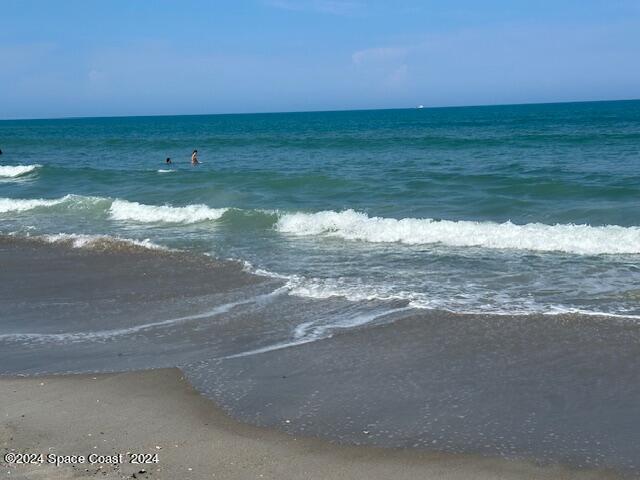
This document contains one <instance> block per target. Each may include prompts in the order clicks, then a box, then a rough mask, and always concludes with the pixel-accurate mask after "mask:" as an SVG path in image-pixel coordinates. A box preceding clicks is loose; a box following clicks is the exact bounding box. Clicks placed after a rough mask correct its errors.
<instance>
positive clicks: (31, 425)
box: [0, 368, 625, 480]
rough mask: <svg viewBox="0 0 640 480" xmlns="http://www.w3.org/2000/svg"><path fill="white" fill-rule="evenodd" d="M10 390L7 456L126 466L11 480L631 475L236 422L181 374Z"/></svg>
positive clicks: (0, 380) (25, 473)
mask: <svg viewBox="0 0 640 480" xmlns="http://www.w3.org/2000/svg"><path fill="white" fill-rule="evenodd" d="M0 387H1V388H0V404H2V405H3V409H2V410H3V415H2V423H1V425H0V444H1V445H2V450H3V451H2V454H3V455H5V454H6V453H9V452H13V451H15V452H22V453H43V454H44V455H45V458H46V456H47V455H48V454H54V455H84V456H85V457H86V458H88V456H89V455H90V454H92V453H93V454H98V455H114V454H118V453H121V454H123V456H124V463H122V464H117V465H115V466H114V464H109V463H102V464H93V465H88V464H75V465H66V466H65V465H63V466H55V465H48V464H44V465H39V464H38V465H13V466H8V465H7V464H6V463H2V469H3V470H4V473H5V474H6V475H7V478H14V479H16V478H18V479H25V480H26V479H39V478H48V479H54V480H63V479H70V478H95V477H100V478H111V479H120V478H156V479H165V478H166V479H174V478H184V479H204V478H223V479H245V478H265V479H269V478H273V479H287V478H291V479H294V478H295V479H297V478H313V479H316V478H317V479H334V478H335V479H339V478H350V479H360V478H362V479H365V478H366V479H370V478H373V479H377V478H380V479H383V478H384V479H387V478H394V479H413V478H429V479H443V480H456V479H460V480H463V479H477V480H484V479H486V480H489V479H505V480H506V479H514V480H517V479H554V480H560V479H567V480H569V479H571V480H573V479H585V480H587V479H588V480H591V479H593V480H595V479H598V480H601V479H614V478H625V477H624V476H622V475H620V474H616V473H614V472H611V471H604V470H586V469H584V470H583V469H573V468H568V467H565V466H560V465H550V466H537V465H535V464H533V463H531V462H528V461H523V460H507V459H500V458H491V457H483V456H476V455H466V454H444V453H431V452H427V451H422V450H413V449H399V448H380V447H371V446H367V447H364V446H348V445H337V444H334V443H331V442H329V441H327V440H322V439H318V438H313V437H303V436H297V435H296V436H293V435H289V434H286V433H283V432H280V431H277V430H275V429H272V428H265V427H257V426H253V425H249V424H246V423H241V422H238V421H236V420H234V419H232V418H231V417H230V416H228V415H227V414H226V413H225V412H223V411H222V409H221V408H220V407H218V406H217V405H216V404H215V403H214V402H212V401H211V400H209V399H207V398H206V397H204V396H203V395H201V394H200V393H198V392H197V391H196V390H195V389H194V388H193V387H192V386H191V384H190V383H189V382H188V381H187V380H186V379H185V377H184V375H183V373H182V372H181V371H180V370H179V369H177V368H170V369H158V370H146V371H134V372H126V373H111V374H96V375H92V374H78V375H61V376H38V377H16V376H2V377H0ZM127 452H132V453H141V454H150V455H154V454H157V455H158V463H150V464H147V465H132V464H129V463H128V459H127ZM149 459H151V457H149ZM45 462H46V461H45ZM142 470H144V472H143V473H140V472H141V471H142ZM134 475H135V476H134Z"/></svg>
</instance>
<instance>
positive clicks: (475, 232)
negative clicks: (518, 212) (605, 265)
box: [276, 210, 640, 255]
mask: <svg viewBox="0 0 640 480" xmlns="http://www.w3.org/2000/svg"><path fill="white" fill-rule="evenodd" d="M276 230H278V231H279V232H282V233H289V234H293V235H300V236H306V235H325V236H331V237H339V238H344V239H346V240H359V241H365V242H372V243H404V244H409V245H420V244H425V245H426V244H442V245H447V246H453V247H482V248H493V249H516V250H532V251H541V252H545V251H546V252H551V251H555V252H566V253H574V254H580V255H598V254H636V253H640V228H639V227H621V226H617V225H608V226H603V227H592V226H590V225H573V224H566V225H562V224H556V225H545V224H541V223H529V224H526V225H516V224H513V223H511V222H505V223H495V222H473V221H450V220H433V219H430V218H424V219H421V218H403V219H395V218H381V217H369V216H368V215H367V214H365V213H361V212H356V211H354V210H345V211H343V212H334V211H323V212H318V213H293V214H286V215H283V216H282V217H280V219H279V220H278V222H277V223H276Z"/></svg>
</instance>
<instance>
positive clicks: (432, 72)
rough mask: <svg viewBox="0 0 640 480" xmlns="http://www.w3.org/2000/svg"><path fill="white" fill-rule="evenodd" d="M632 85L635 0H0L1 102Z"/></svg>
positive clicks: (259, 102)
mask: <svg viewBox="0 0 640 480" xmlns="http://www.w3.org/2000/svg"><path fill="white" fill-rule="evenodd" d="M632 98H640V0H553V1H551V0H537V1H536V0H528V1H527V0H485V1H478V0H446V1H445V0H395V1H391V0H386V1H383V0H370V1H367V0H235V1H215V0H213V1H205V0H153V1H152V0H58V1H51V0H0V118H1V119H7V118H53V117H69V116H111V115H163V114H167V115H173V114H206V113H248V112H271V111H310V110H346V109H369V108H372V109H373V108H411V107H415V106H417V105H419V104H423V105H425V106H426V107H438V106H457V105H485V104H509V103H539V102H562V101H589V100H613V99H632Z"/></svg>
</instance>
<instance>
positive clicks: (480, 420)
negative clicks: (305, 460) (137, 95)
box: [0, 101, 640, 472]
mask: <svg viewBox="0 0 640 480" xmlns="http://www.w3.org/2000/svg"><path fill="white" fill-rule="evenodd" d="M0 149H2V151H3V155H1V156H0V235H2V238H3V240H2V242H3V243H2V245H3V247H2V248H1V249H0V251H1V252H4V256H1V255H0V258H2V259H3V264H4V265H3V266H2V268H0V277H2V282H1V283H2V285H3V287H2V291H0V294H1V296H0V304H1V305H2V306H3V307H4V311H5V314H4V315H0V316H1V317H3V318H2V319H0V347H2V349H1V350H0V373H5V374H6V373H24V374H38V373H63V372H78V371H111V370H118V369H133V368H150V367H157V366H176V365H178V366H180V367H181V368H183V370H184V371H185V372H186V373H187V375H188V376H189V377H190V379H191V380H192V382H193V383H194V385H195V386H196V388H198V389H199V390H201V391H202V392H204V393H205V394H207V395H209V396H211V397H212V398H214V399H215V400H216V401H218V402H219V403H220V404H221V405H223V406H224V407H225V408H226V410H227V411H229V412H230V413H231V414H232V415H234V416H236V417H238V418H241V419H243V420H246V421H250V422H252V423H257V424H261V425H275V426H279V427H280V428H283V429H285V430H288V431H289V430H291V431H292V432H298V433H309V434H313V435H323V436H328V437H329V438H332V439H334V440H337V441H344V442H347V443H371V444H378V445H382V446H401V447H416V448H427V449H435V450H442V451H453V452H460V453H481V454H488V455H505V456H523V457H526V458H529V457H533V458H535V459H537V460H540V461H543V462H545V461H546V462H556V461H560V462H567V463H570V464H573V465H577V466H583V467H584V466H591V467H606V468H619V469H621V470H625V471H627V470H628V471H632V472H637V471H638V470H640V464H638V462H637V460H638V458H640V440H639V439H638V435H637V432H638V431H639V430H638V428H640V424H639V422H640V420H639V419H640V407H638V402H637V400H638V399H639V398H640V387H638V386H637V384H638V382H637V380H638V378H640V377H639V375H640V360H639V358H640V355H638V354H640V330H639V329H638V319H640V101H619V102H590V103H566V104H544V105H514V106H487V107H464V108H433V109H431V108H425V109H402V110H400V109H399V110H375V111H344V112H310V113H274V114H252V115H204V116H163V117H119V118H83V119H59V120H19V121H18V120H16V121H1V122H0ZM193 149H197V150H198V152H199V158H200V161H201V162H202V163H201V164H200V165H198V166H192V165H191V164H190V155H191V152H192V150H193ZM167 157H170V158H171V159H172V164H171V165H167V164H165V159H166V158H167ZM33 242H35V243H33ZM36 244H37V245H39V246H38V247H36V246H35V245H36ZM45 244H46V245H48V247H46V248H45V247H44V245H45ZM123 245H125V246H128V247H130V248H131V252H130V251H129V250H128V248H125V247H123ZM43 248H44V250H42V249H43ZM91 251H93V252H94V255H95V257H94V258H93V260H90V258H91V257H89V259H87V258H88V257H86V256H87V255H89V253H87V252H91ZM109 251H111V253H109ZM132 252H134V253H132ZM135 252H137V253H135ZM16 255H17V257H16ZM101 255H102V257H101ZM105 255H107V257H104V256H105ZM108 255H114V257H109V256H108ZM118 255H119V256H118ZM77 256H80V257H78V258H79V259H78V258H76V257H77ZM130 256H132V257H131V258H130ZM16 258H20V259H22V261H16V260H15V259H16ZM38 258H39V259H41V262H37V261H35V260H34V259H38ZM64 259H68V260H69V261H70V262H76V263H74V264H73V265H76V266H77V265H78V263H77V262H84V263H83V265H85V267H86V263H87V262H89V263H90V264H91V265H94V267H95V266H96V265H100V268H99V269H98V268H97V267H95V268H93V269H92V268H89V269H88V270H86V271H84V270H82V269H78V268H76V267H74V268H66V267H64V265H62V264H61V263H56V262H63V261H64ZM123 259H124V260H123ZM154 259H155V260H154ZM91 262H93V263H91ZM118 262H120V263H118ZM137 262H141V263H140V265H144V268H142V267H140V268H142V270H139V272H143V273H145V275H146V274H147V273H148V278H149V280H148V281H147V280H146V279H145V278H144V277H139V278H138V277H135V275H136V271H138V270H136V265H138V263H137ZM209 262H213V263H212V265H213V266H212V267H211V268H212V270H211V272H209V270H207V269H206V268H205V266H206V265H208V263H209ZM114 265H115V266H118V265H120V266H119V267H118V268H120V269H119V270H117V271H118V272H119V274H118V275H119V276H113V275H112V276H110V277H109V278H106V277H105V276H101V275H105V274H104V272H105V271H106V270H108V269H109V268H111V267H112V266H114ZM216 265H217V266H216ZM221 265H223V266H224V267H222V266H221ZM160 266H162V268H160ZM83 268H84V267H83ZM113 268H116V267H113ZM207 268H208V267H207ZM219 268H221V269H222V270H221V271H222V272H223V274H224V275H228V276H229V281H228V285H227V286H226V287H224V288H223V287H221V286H219V285H218V286H213V287H211V290H208V289H207V288H205V287H207V285H209V284H208V283H207V282H209V281H212V277H213V276H214V274H215V275H218V274H220V272H218V270H217V269H219ZM203 269H204V270H203ZM44 270H46V272H44ZM34 271H39V272H40V274H39V275H40V276H39V277H38V279H36V278H35V277H34V276H33V275H31V276H29V275H28V274H29V272H34ZM78 272H84V273H82V275H84V276H83V277H82V278H83V279H84V280H83V282H85V283H84V284H77V281H78V280H77V278H76V277H77V276H78V275H81V274H80V273H78ZM149 272H150V273H149ZM207 272H209V273H207ZM140 275H142V273H140ZM74 276H76V277H74ZM132 276H133V277H135V279H134V278H133V277H132ZM74 278H75V280H74ZM225 278H226V277H225ZM158 279H160V280H158ZM172 279H173V280H172ZM178 279H179V281H178ZM134 280H135V281H134ZM65 282H66V283H65ZM74 282H76V283H74ZM92 282H93V283H92ZM158 282H160V283H158ZM214 283H215V282H214ZM52 284H56V285H57V286H56V288H53V287H51V285H52ZM65 285H66V287H65ZM87 285H93V287H92V288H89V287H88V286H87ZM36 286H37V287H38V288H36ZM72 286H73V287H72ZM85 287H86V288H85ZM72 291H73V292H74V293H70V292H72ZM127 295H129V296H127ZM61 345H64V346H65V348H63V349H61V348H60V346H61ZM287 372H289V373H287ZM292 372H293V373H292ZM285 378H286V379H287V380H288V383H287V387H286V388H284V389H283V388H282V385H280V384H281V383H282V382H281V380H282V379H285ZM274 382H275V383H278V387H277V388H275V387H274V385H275V384H274ZM296 415H297V416H298V417H296ZM285 418H286V419H289V420H290V419H291V418H304V419H306V420H305V421H304V422H302V421H301V422H298V423H296V422H290V423H286V424H284V423H283V422H284V419H285ZM363 432H367V433H363ZM371 432H377V433H371ZM500 438H501V439H502V440H499V439H500Z"/></svg>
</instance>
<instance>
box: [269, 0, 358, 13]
mask: <svg viewBox="0 0 640 480" xmlns="http://www.w3.org/2000/svg"><path fill="white" fill-rule="evenodd" d="M265 4H266V5H269V6H270V7H274V8H279V9H281V10H291V11H298V12H316V13H326V14H330V15H349V14H353V13H355V12H357V11H358V10H360V9H361V8H362V3H360V2H355V1H349V0H265Z"/></svg>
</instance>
